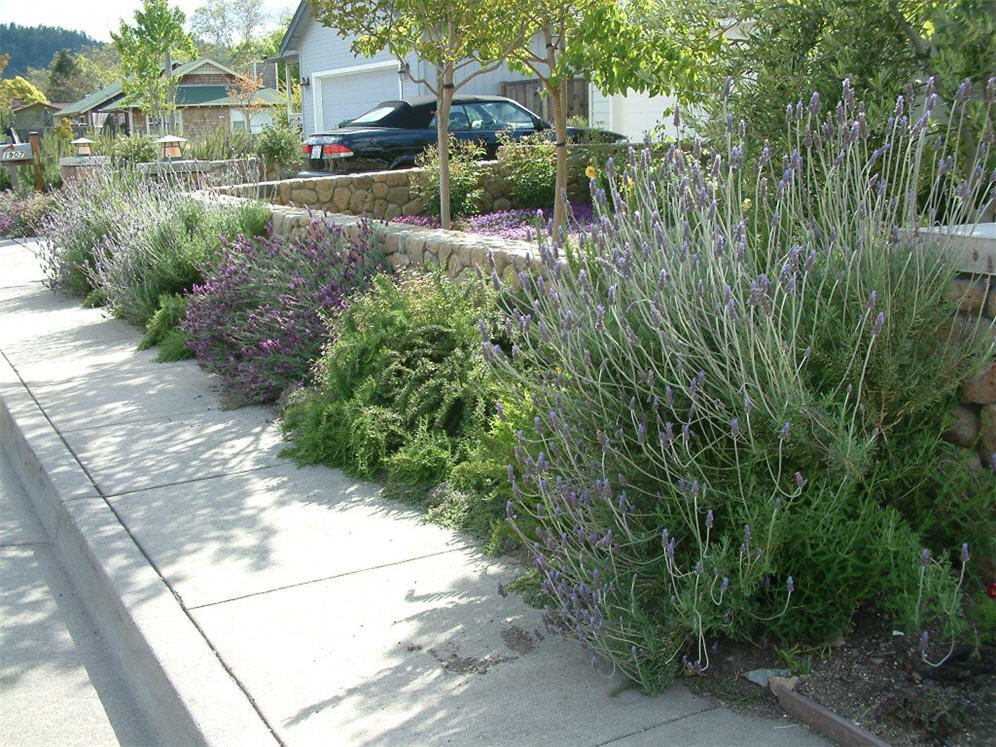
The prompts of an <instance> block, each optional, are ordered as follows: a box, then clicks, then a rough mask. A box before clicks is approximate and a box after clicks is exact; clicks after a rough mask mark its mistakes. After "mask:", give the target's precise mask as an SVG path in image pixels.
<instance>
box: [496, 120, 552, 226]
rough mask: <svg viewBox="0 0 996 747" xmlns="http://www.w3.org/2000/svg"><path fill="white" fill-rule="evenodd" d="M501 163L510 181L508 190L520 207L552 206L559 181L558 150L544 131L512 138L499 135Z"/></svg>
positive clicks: (537, 207) (515, 203)
mask: <svg viewBox="0 0 996 747" xmlns="http://www.w3.org/2000/svg"><path fill="white" fill-rule="evenodd" d="M499 141H500V145H501V147H502V148H503V150H502V158H501V166H502V170H503V171H505V172H507V179H508V180H509V181H510V182H511V188H510V190H509V193H510V194H511V196H512V205H513V206H514V207H517V208H533V209H541V208H549V207H551V206H552V205H553V198H554V190H555V188H556V181H557V162H556V160H557V152H556V150H557V149H556V148H555V147H554V143H553V141H552V140H551V139H550V138H549V137H548V136H545V135H544V133H540V132H538V133H536V134H534V135H527V136H525V137H522V138H512V137H509V136H507V135H505V134H504V133H503V134H501V135H499Z"/></svg>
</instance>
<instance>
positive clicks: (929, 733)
mask: <svg viewBox="0 0 996 747" xmlns="http://www.w3.org/2000/svg"><path fill="white" fill-rule="evenodd" d="M835 643H836V644H838V645H833V646H825V647H820V648H814V649H808V650H781V651H779V650H776V649H775V648H773V647H766V648H760V647H755V646H751V645H749V644H743V643H734V642H730V641H718V642H716V643H714V644H713V645H712V647H711V650H710V652H709V657H710V665H709V668H708V669H707V670H706V671H705V672H704V673H703V674H702V675H700V676H693V677H688V678H687V679H686V680H685V682H686V684H687V685H689V687H691V689H692V690H694V691H695V692H697V693H699V694H700V695H704V696H707V697H710V698H712V699H714V700H717V701H719V702H721V703H723V704H724V705H726V706H728V707H731V708H733V709H735V710H740V711H745V712H750V713H755V714H758V715H765V716H772V717H775V716H780V715H781V713H782V712H781V710H780V708H779V707H778V703H777V701H776V700H775V698H774V696H773V695H771V693H770V692H769V691H768V690H766V689H762V688H761V687H759V686H758V685H756V684H754V683H753V682H750V681H749V680H747V679H746V677H745V675H746V674H747V673H748V672H750V671H752V670H755V669H790V670H792V671H793V673H794V674H797V675H799V682H798V684H797V685H796V690H797V691H798V692H800V693H802V694H803V695H806V696H807V697H809V698H812V699H813V700H815V701H816V702H818V703H820V704H821V705H823V706H824V707H826V708H828V709H829V710H831V711H833V712H834V713H837V714H838V715H840V716H843V717H844V718H847V719H849V720H851V721H853V722H854V723H856V724H858V725H860V726H861V727H863V728H864V729H867V730H868V731H870V732H872V733H873V734H875V735H876V736H878V737H879V738H880V739H882V740H884V741H886V742H888V743H890V744H893V745H966V746H972V747H975V746H977V745H978V746H981V745H996V651H994V650H993V648H992V647H991V646H989V647H982V648H980V649H978V650H973V649H972V648H971V647H968V646H966V647H962V648H960V649H958V648H956V649H955V652H954V655H952V656H951V657H950V658H949V659H948V661H947V662H946V663H945V664H944V665H942V666H940V667H931V666H929V665H927V664H926V663H924V661H923V659H922V657H921V652H920V646H919V641H911V640H908V639H907V638H906V637H905V636H901V635H896V634H895V632H894V631H893V629H892V627H891V626H890V625H889V622H888V619H887V618H886V617H885V616H883V615H879V614H877V613H876V612H874V611H867V612H864V613H863V614H862V615H861V616H860V617H859V618H858V619H856V621H855V625H854V628H853V629H852V631H851V632H850V633H849V634H848V635H847V636H845V638H844V639H842V640H840V641H836V642H835ZM946 652H947V647H945V649H944V650H943V651H936V652H935V651H933V650H931V651H930V652H928V653H929V654H931V655H935V654H937V656H938V658H940V657H941V656H943V654H944V653H946Z"/></svg>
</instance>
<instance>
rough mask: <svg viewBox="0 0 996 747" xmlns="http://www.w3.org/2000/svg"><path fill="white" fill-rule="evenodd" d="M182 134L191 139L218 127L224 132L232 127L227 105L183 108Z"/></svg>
mask: <svg viewBox="0 0 996 747" xmlns="http://www.w3.org/2000/svg"><path fill="white" fill-rule="evenodd" d="M182 111H183V115H182V116H183V136H184V137H185V138H187V139H188V140H192V139H194V138H197V137H201V136H202V135H206V134H207V133H209V132H213V131H214V130H216V129H218V128H219V127H220V128H221V129H222V130H223V131H224V132H229V131H230V130H231V129H232V124H231V114H230V111H229V108H228V107H227V106H201V107H192V108H189V109H183V110H182Z"/></svg>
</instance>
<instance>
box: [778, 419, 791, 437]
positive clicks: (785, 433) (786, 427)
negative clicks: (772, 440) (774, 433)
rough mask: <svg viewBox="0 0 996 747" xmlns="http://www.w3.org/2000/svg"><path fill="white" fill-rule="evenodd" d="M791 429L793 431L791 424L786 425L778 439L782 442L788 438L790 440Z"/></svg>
mask: <svg viewBox="0 0 996 747" xmlns="http://www.w3.org/2000/svg"><path fill="white" fill-rule="evenodd" d="M791 429H792V424H791V423H786V424H785V425H783V426H782V429H781V431H779V433H778V439H779V440H780V441H784V440H785V439H786V438H788V435H789V431H790V430H791Z"/></svg>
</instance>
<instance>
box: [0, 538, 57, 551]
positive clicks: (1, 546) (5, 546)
mask: <svg viewBox="0 0 996 747" xmlns="http://www.w3.org/2000/svg"><path fill="white" fill-rule="evenodd" d="M51 546H52V543H51V542H49V541H48V540H43V541H41V542H0V550H10V549H12V548H16V547H51Z"/></svg>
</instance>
